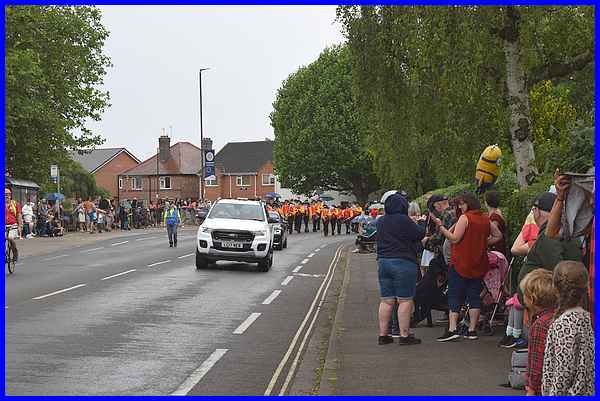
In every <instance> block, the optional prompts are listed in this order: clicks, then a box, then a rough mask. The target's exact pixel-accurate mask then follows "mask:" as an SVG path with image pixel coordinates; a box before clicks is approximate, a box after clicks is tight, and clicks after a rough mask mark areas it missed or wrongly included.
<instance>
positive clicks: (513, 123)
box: [500, 7, 537, 188]
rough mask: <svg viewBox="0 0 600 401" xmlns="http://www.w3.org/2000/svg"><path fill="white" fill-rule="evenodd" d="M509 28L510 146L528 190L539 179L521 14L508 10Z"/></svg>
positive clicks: (506, 51) (506, 33) (505, 32)
mask: <svg viewBox="0 0 600 401" xmlns="http://www.w3.org/2000/svg"><path fill="white" fill-rule="evenodd" d="M506 18H507V19H506V25H505V26H504V28H503V29H502V31H501V33H500V36H501V38H502V39H503V42H504V55H505V57H506V87H507V91H508V93H507V95H508V105H509V108H510V125H509V130H510V144H511V147H512V151H513V155H514V157H515V164H516V168H517V182H518V184H519V188H525V187H527V186H528V185H529V184H531V183H532V181H533V180H534V179H535V176H536V174H537V169H536V167H535V154H534V152H533V142H532V139H531V120H530V115H531V112H530V107H529V92H528V91H527V85H526V81H525V73H524V72H523V66H522V64H521V43H520V41H519V18H520V15H519V11H518V10H517V9H516V8H515V7H507V8H506Z"/></svg>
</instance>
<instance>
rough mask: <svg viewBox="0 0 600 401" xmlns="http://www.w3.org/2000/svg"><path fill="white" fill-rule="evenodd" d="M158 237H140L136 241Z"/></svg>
mask: <svg viewBox="0 0 600 401" xmlns="http://www.w3.org/2000/svg"><path fill="white" fill-rule="evenodd" d="M154 238H156V237H146V238H138V239H136V241H146V240H147V239H154Z"/></svg>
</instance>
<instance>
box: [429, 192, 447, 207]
mask: <svg viewBox="0 0 600 401" xmlns="http://www.w3.org/2000/svg"><path fill="white" fill-rule="evenodd" d="M446 200H448V197H447V196H446V195H431V196H430V197H429V199H428V200H427V209H429V210H431V209H432V208H433V204H434V203H435V202H440V201H446Z"/></svg>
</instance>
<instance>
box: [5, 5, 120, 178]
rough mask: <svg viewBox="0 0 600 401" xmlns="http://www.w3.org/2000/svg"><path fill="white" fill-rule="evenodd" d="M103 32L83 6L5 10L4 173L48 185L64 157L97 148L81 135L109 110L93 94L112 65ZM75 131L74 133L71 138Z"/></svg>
mask: <svg viewBox="0 0 600 401" xmlns="http://www.w3.org/2000/svg"><path fill="white" fill-rule="evenodd" d="M107 37H108V31H107V30H106V29H105V28H104V27H103V26H102V23H101V15H100V11H99V10H98V9H96V8H95V7H88V6H76V7H70V6H7V7H5V51H6V56H5V66H6V76H5V84H6V88H5V89H6V94H5V101H6V109H5V111H6V120H5V123H6V141H5V145H6V153H5V165H6V168H7V171H8V172H9V173H10V174H11V175H13V176H15V177H19V178H24V179H31V180H33V181H36V182H38V183H39V184H41V185H46V184H49V169H50V165H51V164H61V163H66V162H67V159H68V154H69V150H78V149H85V148H90V147H93V146H96V145H99V144H101V143H102V142H103V139H102V138H101V137H100V136H96V135H93V134H92V133H91V132H90V131H89V130H88V129H86V128H85V126H84V123H85V121H86V120H87V119H92V120H98V119H99V118H100V115H101V113H102V112H103V111H104V109H105V108H106V107H107V106H108V93H107V92H103V91H102V90H100V89H99V87H100V85H101V84H102V82H103V78H104V76H105V74H106V69H107V68H108V67H109V66H110V65H111V64H110V60H109V58H108V57H107V56H106V55H104V54H103V52H102V50H103V46H104V41H105V40H106V38H107ZM77 130H79V132H80V134H77V135H76V134H74V132H75V131H77Z"/></svg>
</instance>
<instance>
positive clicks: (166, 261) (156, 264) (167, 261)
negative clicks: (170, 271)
mask: <svg viewBox="0 0 600 401" xmlns="http://www.w3.org/2000/svg"><path fill="white" fill-rule="evenodd" d="M170 261H171V260H163V261H162V262H156V263H152V264H151V265H148V267H154V266H158V265H162V264H164V263H169V262H170Z"/></svg>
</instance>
